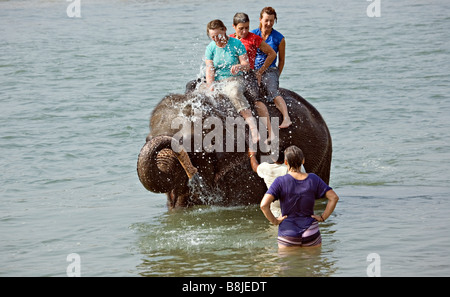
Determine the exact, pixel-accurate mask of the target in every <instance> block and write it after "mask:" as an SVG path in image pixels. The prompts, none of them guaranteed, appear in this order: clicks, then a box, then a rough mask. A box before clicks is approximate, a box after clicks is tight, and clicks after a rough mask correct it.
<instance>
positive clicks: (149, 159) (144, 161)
mask: <svg viewBox="0 0 450 297" xmlns="http://www.w3.org/2000/svg"><path fill="white" fill-rule="evenodd" d="M172 140H173V138H172V137H170V136H157V137H154V138H152V139H150V140H149V141H147V143H146V144H145V145H144V146H143V147H142V149H141V152H140V153H139V157H138V164H137V172H138V176H139V180H140V181H141V183H142V185H143V186H144V187H145V188H146V189H147V190H149V191H151V192H155V193H168V192H170V191H171V190H173V189H174V188H175V187H176V186H177V184H178V183H184V182H185V181H186V179H185V177H184V178H183V176H185V174H187V176H188V177H189V178H192V177H193V176H194V175H195V173H197V168H195V167H194V166H193V165H192V163H191V161H190V159H189V156H188V154H187V153H186V151H184V149H183V148H182V147H181V146H177V147H173V145H177V143H176V142H173V141H172ZM172 147H173V148H174V149H175V151H174V150H172ZM180 165H181V166H180ZM183 169H184V170H183Z"/></svg>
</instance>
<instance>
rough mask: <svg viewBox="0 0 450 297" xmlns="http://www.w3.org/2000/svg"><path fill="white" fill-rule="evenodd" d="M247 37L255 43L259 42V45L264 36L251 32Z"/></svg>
mask: <svg viewBox="0 0 450 297" xmlns="http://www.w3.org/2000/svg"><path fill="white" fill-rule="evenodd" d="M247 39H249V40H251V41H252V42H253V43H255V44H257V45H258V46H259V45H260V44H261V42H262V41H263V39H262V37H261V36H259V35H256V34H255V33H252V32H249V33H248V37H247Z"/></svg>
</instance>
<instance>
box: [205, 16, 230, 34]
mask: <svg viewBox="0 0 450 297" xmlns="http://www.w3.org/2000/svg"><path fill="white" fill-rule="evenodd" d="M215 29H224V30H226V29H227V27H225V24H224V23H223V22H222V21H221V20H212V21H211V22H209V23H208V25H206V35H208V36H209V30H215Z"/></svg>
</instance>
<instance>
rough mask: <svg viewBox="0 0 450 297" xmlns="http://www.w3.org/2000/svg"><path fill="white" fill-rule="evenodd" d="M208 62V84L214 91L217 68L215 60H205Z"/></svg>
mask: <svg viewBox="0 0 450 297" xmlns="http://www.w3.org/2000/svg"><path fill="white" fill-rule="evenodd" d="M205 64H206V85H207V86H208V88H210V89H211V91H213V85H212V84H213V82H214V75H215V73H216V70H215V68H214V62H213V60H205Z"/></svg>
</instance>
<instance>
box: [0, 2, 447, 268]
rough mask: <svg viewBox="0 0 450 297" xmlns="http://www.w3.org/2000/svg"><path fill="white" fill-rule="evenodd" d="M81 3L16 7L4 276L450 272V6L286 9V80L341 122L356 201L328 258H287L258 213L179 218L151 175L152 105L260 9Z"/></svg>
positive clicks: (348, 203) (9, 35) (3, 103)
mask: <svg viewBox="0 0 450 297" xmlns="http://www.w3.org/2000/svg"><path fill="white" fill-rule="evenodd" d="M79 3H80V6H79V8H80V12H81V17H76V15H75V16H74V17H69V15H71V14H69V15H68V13H67V11H66V9H67V7H68V6H69V5H70V4H71V2H67V1H64V0H52V1H51V0H36V1H20V0H17V1H0V110H1V111H0V152H1V158H0V166H1V169H2V170H1V172H0V182H1V188H0V195H1V199H0V232H1V233H0V234H1V238H2V240H1V242H0V276H66V275H67V273H68V271H69V270H70V269H72V267H74V266H71V265H73V264H77V265H78V266H76V267H75V268H74V269H73V270H70V271H69V274H70V272H74V271H78V272H80V274H81V276H367V275H368V274H371V273H370V271H372V272H376V273H377V274H378V275H381V276H449V275H450V258H449V257H448V251H449V250H450V227H449V226H450V219H449V216H448V214H449V210H450V199H449V196H450V186H449V181H450V173H449V169H450V168H449V164H450V145H449V138H450V125H449V123H450V120H449V116H448V115H449V114H450V97H449V94H450V92H449V91H450V88H449V86H450V75H449V70H450V43H449V42H450V38H449V37H450V36H449V33H448V32H450V3H449V2H448V1H446V0H411V1H406V0H402V1H388V0H380V1H379V3H380V10H379V11H378V12H380V16H379V17H369V16H368V14H367V7H368V6H369V5H370V4H371V2H368V1H365V0H352V1H343V0H342V1H341V0H333V1H331V0H319V1H297V0H288V1H282V0H280V1H276V2H274V3H273V4H271V5H272V6H274V7H275V8H276V10H277V13H278V23H277V24H276V25H275V28H276V29H277V30H279V31H280V32H281V33H283V34H284V35H285V37H286V43H287V55H286V66H285V69H284V71H283V75H282V76H281V80H280V85H281V87H284V88H287V89H290V90H293V91H295V92H297V93H299V94H301V95H302V96H303V97H305V98H306V99H307V100H309V101H310V102H311V103H312V104H313V105H314V106H315V107H316V108H317V109H318V110H319V111H320V112H321V114H322V116H323V117H324V119H325V120H326V122H327V124H328V126H329V129H330V131H331V135H332V138H333V149H334V151H333V162H332V171H331V180H330V185H331V186H332V187H333V188H334V189H335V191H336V192H337V193H338V195H339V196H340V198H341V199H340V201H339V203H338V205H337V208H336V210H335V212H334V214H333V215H332V216H331V217H330V218H329V219H328V220H327V222H326V223H324V224H321V232H322V235H323V246H322V248H320V249H312V250H311V249H309V250H306V249H305V250H298V251H296V252H293V253H287V254H286V253H279V252H278V251H277V244H276V227H274V226H271V225H270V224H269V223H268V221H267V220H266V219H265V218H264V216H263V215H262V213H261V211H260V210H259V208H258V206H257V205H249V206H241V207H215V206H202V207H194V208H191V209H186V210H177V211H173V212H169V211H168V210H167V207H166V197H165V195H162V194H154V193H151V192H148V191H146V190H145V189H144V187H143V186H142V185H141V184H140V182H139V180H138V177H137V174H136V162H137V156H138V153H139V151H140V148H141V147H142V145H143V144H144V141H145V137H146V135H147V133H148V120H149V116H150V112H151V110H152V109H153V107H154V106H155V105H156V104H157V103H158V102H159V100H160V99H161V98H162V97H163V96H165V95H166V94H168V93H180V92H183V91H184V86H185V84H186V82H187V81H189V80H191V79H193V78H195V77H197V75H199V73H200V69H201V67H202V57H203V54H204V49H205V47H206V45H207V44H208V43H209V40H208V38H207V37H206V34H205V33H206V29H205V28H206V23H207V22H208V21H210V20H212V19H215V18H220V19H222V20H223V21H224V22H225V23H226V24H227V25H228V28H229V32H230V33H231V30H232V26H231V20H232V17H233V15H234V13H235V12H238V11H244V12H247V13H248V14H249V15H250V18H251V22H252V23H251V27H252V28H255V27H256V26H257V22H258V16H259V11H260V10H261V8H262V7H261V4H260V1H256V0H249V1H234V0H230V1H203V0H202V1H199V0H194V1H191V0H190V1H184V0H169V1H158V0H153V1H151V0H150V1H144V0H141V1H137V0H136V1H131V0H128V1H127V0H125V1H118V0H112V1H101V0H98V1H95V0H92V1H87V0H81V1H80V2H79ZM72 12H76V10H73V11H72ZM324 207H325V201H319V202H318V203H317V205H316V208H317V211H319V212H320V211H322V210H323V209H324ZM73 253H75V254H76V255H78V260H73V259H75V258H70V257H69V258H68V256H69V255H71V254H73ZM374 254H375V255H376V256H377V257H375V258H372V257H371V255H374ZM368 257H369V261H368ZM374 259H375V260H374ZM69 268H70V269H69ZM372 268H373V270H372ZM368 270H369V273H368Z"/></svg>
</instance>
